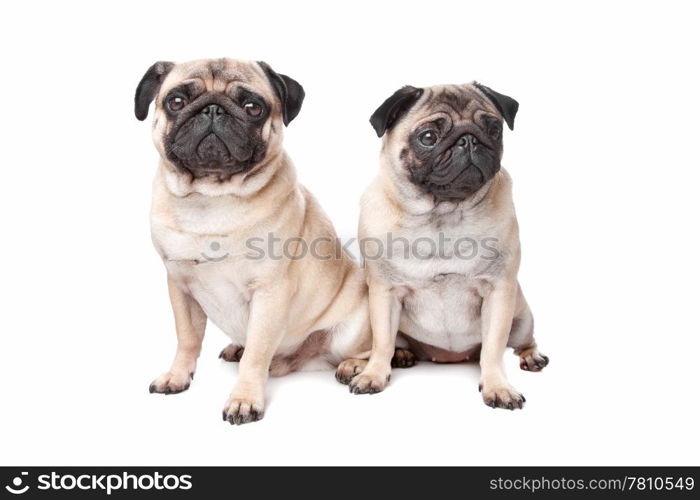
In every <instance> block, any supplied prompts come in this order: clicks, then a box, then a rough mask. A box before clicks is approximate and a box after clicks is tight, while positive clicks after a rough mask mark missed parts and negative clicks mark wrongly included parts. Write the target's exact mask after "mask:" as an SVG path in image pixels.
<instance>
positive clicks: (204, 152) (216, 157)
mask: <svg viewBox="0 0 700 500" xmlns="http://www.w3.org/2000/svg"><path fill="white" fill-rule="evenodd" d="M170 157H171V160H173V163H175V164H176V166H178V167H179V168H181V169H183V170H185V171H187V172H189V173H190V174H191V175H192V176H193V177H195V178H200V177H207V176H209V177H217V178H218V179H219V180H226V179H229V178H230V177H231V176H233V175H236V174H239V173H242V172H245V171H247V170H249V169H250V168H252V166H253V165H252V164H249V163H250V162H241V161H239V160H238V159H236V158H235V157H234V155H233V152H232V151H231V150H230V149H229V147H228V146H227V145H226V143H225V142H224V141H223V140H222V139H221V138H220V137H219V136H218V135H217V134H216V132H214V131H211V132H209V133H208V134H207V135H205V136H204V137H203V138H202V140H201V141H199V143H198V144H197V146H196V147H195V148H192V149H191V150H190V151H185V150H184V148H182V147H181V146H180V145H179V144H178V142H175V143H174V144H173V146H172V148H171V155H170Z"/></svg>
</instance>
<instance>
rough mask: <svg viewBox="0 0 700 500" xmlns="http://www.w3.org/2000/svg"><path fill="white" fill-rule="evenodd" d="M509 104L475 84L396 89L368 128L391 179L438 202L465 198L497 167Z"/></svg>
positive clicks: (514, 107)
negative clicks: (391, 172) (373, 133)
mask: <svg viewBox="0 0 700 500" xmlns="http://www.w3.org/2000/svg"><path fill="white" fill-rule="evenodd" d="M517 111H518V103H517V101H515V100H514V99H512V98H510V97H508V96H506V95H503V94H499V93H498V92H496V91H494V90H491V89H490V88H488V87H486V86H484V85H481V84H479V83H476V82H472V83H469V84H466V85H440V86H435V87H428V88H416V87H411V86H406V87H403V88H401V89H399V90H397V91H396V92H395V93H394V94H393V95H392V96H391V97H389V98H388V99H387V100H386V101H384V103H383V104H382V105H381V106H380V107H379V108H378V109H377V110H376V111H375V112H374V114H373V115H372V117H371V118H370V123H371V124H372V127H374V130H375V131H376V133H377V136H379V137H382V136H383V137H384V144H383V149H382V155H383V157H384V160H385V161H387V162H388V163H389V165H390V166H391V168H393V169H394V172H395V178H398V179H400V180H401V181H405V182H410V183H411V184H412V185H414V186H416V187H417V188H418V189H419V191H420V192H422V193H424V194H426V195H430V196H432V197H434V200H435V202H436V203H439V202H441V201H453V202H459V201H462V200H465V199H467V198H468V197H469V196H470V195H472V194H473V193H475V192H476V191H478V190H479V189H480V188H481V187H482V186H484V185H485V184H486V183H487V182H488V181H490V180H491V179H492V178H493V177H494V176H495V175H496V173H497V172H498V171H499V170H500V168H501V157H502V155H503V138H502V137H503V122H504V121H505V122H506V124H507V125H508V127H509V128H510V129H511V130H512V129H513V120H514V119H515V114H516V113H517Z"/></svg>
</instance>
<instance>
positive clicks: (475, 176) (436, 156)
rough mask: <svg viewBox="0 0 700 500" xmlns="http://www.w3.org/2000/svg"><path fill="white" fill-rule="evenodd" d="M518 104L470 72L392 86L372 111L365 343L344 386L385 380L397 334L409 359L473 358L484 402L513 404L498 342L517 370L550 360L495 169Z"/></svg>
mask: <svg viewBox="0 0 700 500" xmlns="http://www.w3.org/2000/svg"><path fill="white" fill-rule="evenodd" d="M517 111H518V103H517V102H516V101H515V100H514V99H512V98H510V97H508V96H506V95H503V94H500V93H498V92H496V91H494V90H492V89H490V88H488V87H486V86H484V85H481V84H479V83H476V82H472V83H470V84H466V85H443V86H434V87H429V88H416V87H411V86H407V87H403V88H401V89H399V90H398V91H396V92H395V93H394V94H393V95H392V96H391V97H389V98H388V99H387V100H386V101H385V102H384V103H383V104H382V105H381V106H380V107H379V108H378V109H377V110H376V111H375V112H374V114H373V115H372V117H371V119H370V123H371V125H372V126H373V127H374V130H375V131H376V133H377V136H379V137H383V142H382V149H381V159H380V165H381V166H380V172H379V176H378V177H377V178H376V179H375V180H374V182H372V184H371V185H370V186H369V187H368V188H367V190H366V191H365V193H364V195H363V198H362V208H361V216H360V224H359V236H360V241H361V242H362V245H361V248H362V251H363V255H364V258H365V266H366V272H367V280H368V284H369V301H370V317H371V325H372V331H373V335H374V345H373V349H372V354H371V357H370V358H369V361H368V362H363V363H364V368H363V370H362V372H361V373H360V374H358V375H357V376H355V377H354V378H353V379H352V380H351V381H350V387H351V390H352V392H354V393H358V394H364V393H372V392H378V391H381V390H383V389H384V388H385V386H386V385H387V383H388V381H389V377H390V374H391V368H390V364H391V359H392V356H394V353H395V351H394V346H395V343H396V342H398V345H402V346H403V347H407V348H408V351H403V355H404V357H406V358H413V359H409V360H408V361H407V362H408V363H412V362H414V360H415V358H417V359H419V360H427V361H433V362H460V361H466V360H476V359H480V365H481V382H480V384H479V390H480V391H481V393H482V397H483V400H484V402H485V403H486V404H487V405H489V406H491V407H494V408H496V407H498V408H507V409H511V410H512V409H514V408H522V407H523V403H524V402H525V397H524V396H523V395H522V394H521V393H520V392H518V391H517V390H516V389H515V388H513V387H512V386H511V385H510V384H509V383H508V380H507V378H506V374H505V372H504V369H503V354H504V351H505V349H506V347H507V346H510V347H513V348H514V350H515V353H516V354H517V355H518V356H520V367H521V368H522V369H523V370H528V371H539V370H541V369H542V368H544V367H545V366H546V365H547V363H548V362H549V359H548V358H547V356H544V355H543V354H541V353H540V352H539V350H538V348H537V344H536V343H535V339H534V337H533V317H532V313H531V312H530V308H529V307H528V304H527V302H526V301H525V297H524V295H523V292H522V289H521V287H520V284H519V283H518V278H517V275H518V267H519V263H520V242H519V237H518V222H517V220H516V217H515V210H514V207H513V199H512V195H511V178H510V176H509V175H508V173H507V172H506V171H505V170H504V169H503V168H501V157H502V154H503V122H504V120H505V123H506V124H507V125H508V127H509V128H510V129H511V130H512V129H513V121H514V119H515V115H516V113H517ZM367 242H371V243H372V244H367ZM397 334H398V339H397Z"/></svg>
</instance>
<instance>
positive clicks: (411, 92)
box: [369, 85, 423, 137]
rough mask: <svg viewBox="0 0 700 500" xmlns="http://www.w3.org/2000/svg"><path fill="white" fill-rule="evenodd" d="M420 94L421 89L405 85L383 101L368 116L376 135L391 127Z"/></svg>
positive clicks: (379, 135) (380, 134)
mask: <svg viewBox="0 0 700 500" xmlns="http://www.w3.org/2000/svg"><path fill="white" fill-rule="evenodd" d="M422 94H423V89H419V88H416V87H411V86H410V85H406V86H405V87H401V88H400V89H399V90H397V91H396V92H394V93H393V94H392V95H391V97H389V98H388V99H387V100H386V101H384V102H383V103H382V105H381V106H379V107H378V108H377V110H376V111H375V112H374V113H372V116H371V117H370V118H369V123H370V124H371V125H372V127H373V128H374V131H375V132H376V133H377V137H381V136H383V135H384V132H386V131H387V130H389V129H390V128H391V127H393V126H394V123H396V121H397V120H398V119H399V118H401V115H403V114H404V113H405V112H406V111H408V110H409V109H410V108H411V106H413V104H415V102H416V101H417V100H418V99H419V98H420V96H421V95H422Z"/></svg>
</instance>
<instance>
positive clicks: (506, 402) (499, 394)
mask: <svg viewBox="0 0 700 500" xmlns="http://www.w3.org/2000/svg"><path fill="white" fill-rule="evenodd" d="M479 392H481V397H482V398H483V399H484V403H485V404H486V406H490V407H491V408H503V409H504V410H515V409H516V408H518V409H521V408H522V407H523V405H524V404H525V396H523V395H522V394H520V393H519V392H518V391H516V390H515V389H514V388H513V387H512V386H511V385H510V384H507V383H499V384H485V383H482V384H479Z"/></svg>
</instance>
